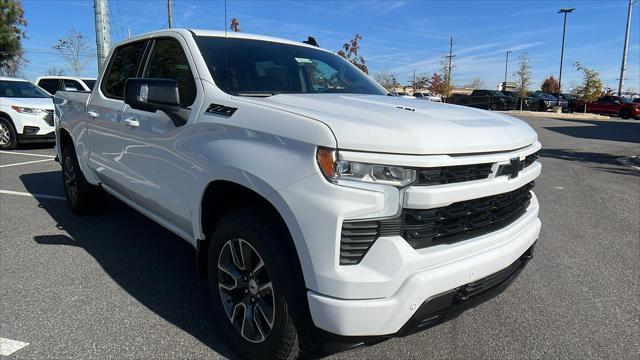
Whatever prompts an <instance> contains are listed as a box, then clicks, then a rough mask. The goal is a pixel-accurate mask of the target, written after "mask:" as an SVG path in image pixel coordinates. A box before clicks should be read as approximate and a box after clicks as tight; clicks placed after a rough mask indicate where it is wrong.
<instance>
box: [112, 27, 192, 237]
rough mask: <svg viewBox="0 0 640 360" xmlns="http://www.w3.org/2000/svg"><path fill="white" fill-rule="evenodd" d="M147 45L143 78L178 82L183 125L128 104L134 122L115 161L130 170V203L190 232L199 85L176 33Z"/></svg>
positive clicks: (128, 116) (129, 119) (128, 117)
mask: <svg viewBox="0 0 640 360" xmlns="http://www.w3.org/2000/svg"><path fill="white" fill-rule="evenodd" d="M149 48H150V51H149V55H148V57H147V60H146V64H145V66H144V70H143V72H142V77H144V78H159V79H173V80H176V81H177V82H178V91H179V95H180V103H181V107H182V108H183V110H184V111H183V112H184V113H185V114H184V115H185V116H184V119H185V120H186V123H180V122H175V120H172V119H171V118H170V117H169V116H168V115H167V114H166V113H164V112H162V111H156V112H155V113H152V112H148V111H142V110H136V109H133V108H131V107H129V106H128V105H127V106H126V107H125V111H124V114H125V115H124V117H125V120H126V121H127V122H128V123H129V124H134V125H132V126H129V127H128V128H127V129H126V135H125V136H124V137H123V139H124V141H125V142H126V144H125V148H126V151H125V152H124V153H123V156H122V158H121V160H120V161H121V163H122V164H123V166H125V168H126V172H127V173H130V174H133V176H132V178H130V179H129V184H128V187H129V189H130V192H131V197H132V199H133V201H134V202H136V203H137V204H138V205H140V206H142V207H144V208H146V209H148V210H149V211H151V212H153V213H154V214H155V215H157V216H160V217H162V218H164V219H165V220H167V221H169V222H170V223H172V224H173V225H176V226H177V227H179V228H180V229H181V230H183V231H184V232H186V233H187V234H189V235H193V234H192V233H193V231H192V230H193V229H192V226H191V217H190V209H191V207H190V205H191V204H192V198H193V196H194V194H195V193H196V192H194V191H193V189H194V188H195V184H197V182H196V175H195V174H194V172H193V166H192V162H191V154H192V152H191V147H192V145H193V142H192V141H190V136H191V135H192V134H193V122H194V121H195V118H196V116H195V114H196V111H195V109H198V107H199V104H200V102H201V100H200V99H201V98H202V88H201V85H200V82H196V81H195V78H197V77H198V76H196V74H195V72H194V69H195V66H194V64H192V63H191V56H187V54H188V49H187V46H186V43H185V42H184V40H183V39H182V38H181V37H180V36H177V37H161V38H156V39H154V40H153V41H152V43H151V44H150V47H149ZM191 109H194V110H193V111H191Z"/></svg>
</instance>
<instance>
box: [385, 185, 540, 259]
mask: <svg viewBox="0 0 640 360" xmlns="http://www.w3.org/2000/svg"><path fill="white" fill-rule="evenodd" d="M533 186H534V183H533V182H530V183H528V184H527V185H525V186H523V187H521V188H519V189H517V190H515V191H512V192H508V193H504V194H499V195H493V196H488V197H484V198H480V199H474V200H469V201H461V202H457V203H453V204H451V205H449V206H447V207H443V208H435V209H428V210H418V209H405V210H403V211H402V214H401V216H400V218H401V219H402V226H401V233H400V235H401V236H402V237H403V238H404V239H405V240H407V242H408V243H409V244H410V245H411V246H412V247H413V248H414V249H422V248H425V247H429V246H433V245H438V244H442V243H454V242H458V241H463V240H467V239H470V238H473V237H477V236H481V235H484V234H488V233H490V232H493V231H496V230H498V229H501V228H503V227H505V226H507V225H509V224H511V223H512V222H513V221H515V220H516V219H518V218H519V217H520V216H521V215H522V214H523V213H524V212H525V211H526V209H527V207H528V206H529V202H530V200H531V192H530V190H531V189H532V188H533ZM381 227H382V228H384V227H385V221H382V224H381Z"/></svg>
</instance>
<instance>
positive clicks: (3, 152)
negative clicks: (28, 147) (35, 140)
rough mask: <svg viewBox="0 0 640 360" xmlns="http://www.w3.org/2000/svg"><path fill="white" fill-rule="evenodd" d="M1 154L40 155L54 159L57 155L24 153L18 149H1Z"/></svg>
mask: <svg viewBox="0 0 640 360" xmlns="http://www.w3.org/2000/svg"><path fill="white" fill-rule="evenodd" d="M0 154H11V155H26V156H39V157H46V158H52V159H53V158H54V157H55V156H53V155H43V154H31V153H22V152H17V151H4V150H2V151H0Z"/></svg>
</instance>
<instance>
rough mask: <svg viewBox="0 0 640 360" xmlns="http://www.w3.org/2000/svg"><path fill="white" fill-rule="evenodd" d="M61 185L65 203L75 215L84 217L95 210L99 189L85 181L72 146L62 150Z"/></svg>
mask: <svg viewBox="0 0 640 360" xmlns="http://www.w3.org/2000/svg"><path fill="white" fill-rule="evenodd" d="M60 164H61V165H62V184H63V186H64V193H65V195H66V197H67V203H68V204H69V207H70V208H71V211H73V212H74V213H75V214H77V215H85V214H87V213H89V212H91V210H93V209H94V208H95V205H96V203H97V202H98V201H99V200H100V199H99V192H100V189H99V188H97V187H95V186H93V185H91V184H89V183H88V182H87V179H85V177H84V174H82V170H81V169H80V164H79V163H78V157H77V156H76V152H75V150H74V149H73V146H72V145H67V146H65V147H64V148H63V149H62V159H61V160H60Z"/></svg>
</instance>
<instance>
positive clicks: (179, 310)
mask: <svg viewBox="0 0 640 360" xmlns="http://www.w3.org/2000/svg"><path fill="white" fill-rule="evenodd" d="M59 179H60V173H59V172H57V171H55V172H45V173H33V174H25V175H21V176H20V180H21V181H22V182H23V184H24V185H25V187H26V188H27V190H28V191H30V192H38V191H40V190H39V189H41V187H42V186H47V184H48V185H49V186H50V184H51V181H55V182H54V183H58V182H59V181H60V180H59ZM40 207H42V208H44V209H45V210H46V211H47V212H48V213H49V215H50V216H51V218H53V219H54V220H55V221H56V222H57V224H58V227H59V228H61V229H63V230H65V231H66V232H67V233H68V234H69V236H67V235H39V236H35V237H34V240H35V242H36V243H38V244H39V245H47V246H60V245H63V246H78V247H81V248H83V249H84V250H85V251H86V252H87V253H89V254H90V255H91V256H93V257H94V258H95V259H96V261H97V262H98V263H99V264H100V266H101V267H102V268H103V269H104V271H105V272H106V273H107V274H108V275H109V276H110V277H111V278H112V279H113V280H115V281H116V282H117V283H118V285H120V286H121V287H122V289H123V290H125V291H126V292H127V293H129V294H130V295H131V296H132V297H133V298H135V299H136V300H137V301H138V302H140V303H141V304H143V305H144V306H146V307H147V308H149V309H150V310H152V311H153V312H155V313H156V314H158V315H159V316H161V317H162V318H163V319H165V320H166V321H168V322H170V323H171V324H173V325H175V326H177V327H179V328H180V329H182V330H184V331H186V332H187V333H189V334H191V335H192V336H194V337H195V338H197V339H198V340H199V341H201V342H202V343H204V344H205V345H207V346H209V347H210V348H211V349H213V350H214V351H216V352H217V353H219V354H221V355H222V356H224V357H227V358H229V357H231V358H237V355H235V354H234V353H233V352H232V351H231V350H230V347H229V346H228V345H227V344H226V343H225V342H224V340H223V339H224V336H223V335H222V334H221V333H220V330H219V329H218V328H217V327H216V326H215V323H214V317H213V313H212V311H211V309H210V299H209V290H208V285H207V281H206V280H204V279H201V278H200V277H199V276H198V274H197V273H196V268H195V260H194V259H195V255H194V250H193V247H192V246H191V245H190V244H188V243H187V242H186V241H184V240H183V239H181V238H179V237H177V236H176V235H174V234H173V233H171V232H169V231H168V230H166V229H164V228H163V227H161V226H160V225H158V224H156V223H155V222H153V221H152V220H149V219H148V218H146V217H145V216H143V215H142V214H140V213H138V212H137V211H135V210H133V209H131V208H130V207H128V206H127V205H125V204H123V203H122V202H120V201H118V200H116V199H115V198H113V197H111V196H108V195H105V196H104V199H103V204H102V205H101V206H100V210H98V211H97V213H96V214H95V215H89V216H83V217H79V216H76V215H74V214H73V213H71V211H70V210H69V209H68V207H67V204H66V202H63V201H41V204H40Z"/></svg>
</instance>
